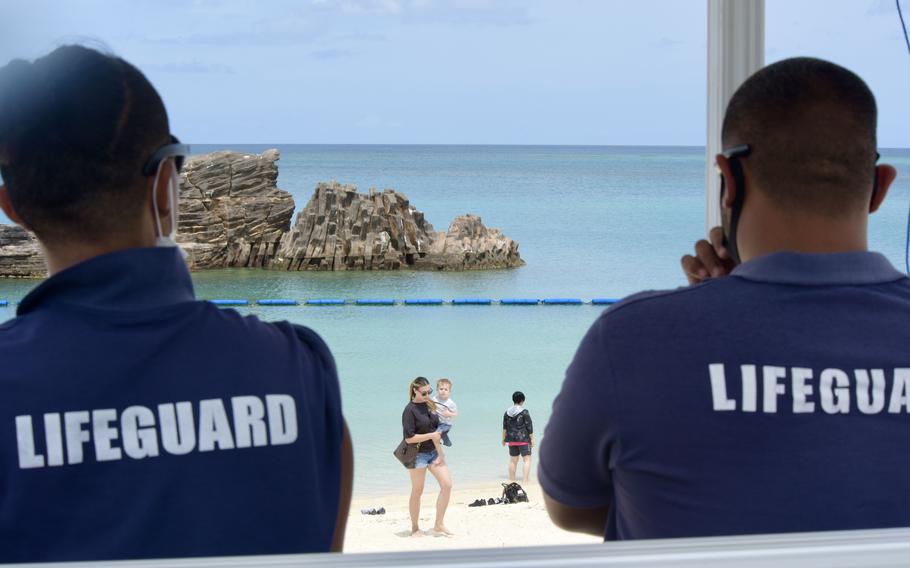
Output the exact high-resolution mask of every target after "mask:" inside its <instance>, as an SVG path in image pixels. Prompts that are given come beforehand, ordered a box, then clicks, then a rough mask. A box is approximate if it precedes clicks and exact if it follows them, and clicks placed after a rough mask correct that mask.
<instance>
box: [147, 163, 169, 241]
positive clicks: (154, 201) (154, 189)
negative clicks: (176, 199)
mask: <svg viewBox="0 0 910 568" xmlns="http://www.w3.org/2000/svg"><path fill="white" fill-rule="evenodd" d="M162 166H164V160H161V161H160V162H158V170H157V171H156V172H155V181H154V182H153V183H152V211H154V213H155V237H156V238H159V237H163V236H164V231H163V230H162V228H161V215H159V213H158V180H159V178H160V177H161V168H162ZM170 199H171V188H170V182H168V200H169V201H170Z"/></svg>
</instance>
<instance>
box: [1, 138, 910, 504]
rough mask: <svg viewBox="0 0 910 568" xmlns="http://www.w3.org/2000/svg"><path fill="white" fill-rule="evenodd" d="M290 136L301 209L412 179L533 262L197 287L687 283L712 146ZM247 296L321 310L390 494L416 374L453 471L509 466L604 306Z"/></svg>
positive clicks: (368, 478)
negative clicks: (452, 412) (324, 140)
mask: <svg viewBox="0 0 910 568" xmlns="http://www.w3.org/2000/svg"><path fill="white" fill-rule="evenodd" d="M269 147H271V146H250V145H242V144H236V145H219V146H204V145H196V146H194V147H193V150H194V153H206V152H211V151H214V150H219V149H235V150H241V151H248V152H260V151H262V150H265V149H266V148H269ZM277 147H278V148H279V150H280V151H281V161H280V162H279V171H280V174H279V178H278V185H279V187H281V188H283V189H285V190H287V191H289V192H291V193H292V194H293V195H294V200H295V202H296V203H297V207H298V209H300V208H302V207H303V206H304V205H305V204H306V202H307V200H308V199H309V196H310V195H311V193H312V191H313V189H314V187H315V185H316V183H317V182H319V181H324V180H330V179H336V180H338V181H340V182H343V183H354V184H357V186H358V187H359V188H360V189H361V191H366V190H368V189H369V188H370V187H376V188H378V189H383V188H388V187H391V188H394V189H396V190H398V191H401V192H403V193H405V194H406V195H407V196H408V197H409V198H410V199H411V202H412V204H414V205H415V206H416V207H417V208H418V209H420V210H422V211H423V212H424V213H425V214H426V216H427V219H428V220H429V221H430V222H431V223H433V225H434V227H435V228H436V229H437V230H443V231H444V230H445V229H446V228H447V226H448V223H449V221H451V220H452V218H453V217H454V216H456V215H459V214H464V213H469V212H470V213H476V214H478V215H480V216H481V217H482V218H483V221H484V223H485V224H486V225H487V226H491V227H497V228H499V229H501V230H502V231H503V232H504V233H505V234H506V235H507V236H509V237H511V238H513V239H515V240H517V241H518V242H519V243H520V249H519V250H520V252H521V255H522V257H523V258H524V259H525V260H526V261H527V265H526V266H524V267H522V268H519V269H512V270H496V271H485V272H467V273H439V272H385V273H379V272H341V273H307V272H295V273H288V272H271V271H260V270H246V269H235V270H216V271H208V272H201V273H197V274H194V276H193V279H194V282H195V285H196V291H197V295H198V296H199V297H202V298H217V297H221V298H227V297H230V298H247V299H250V300H255V299H260V298H297V299H301V300H302V299H304V298H348V299H354V298H369V297H373V298H377V297H388V298H398V299H402V298H430V297H438V298H446V299H451V298H457V297H490V298H494V299H495V298H508V297H537V298H544V297H567V296H568V297H580V298H585V299H590V298H592V297H621V296H624V295H627V294H630V293H633V292H636V291H639V290H643V289H654V288H672V287H676V286H680V285H683V284H684V283H685V280H684V278H683V276H682V275H681V273H680V271H679V258H680V256H682V255H683V254H685V253H687V252H689V251H690V250H691V247H692V244H693V243H694V241H695V240H696V239H698V238H701V236H702V234H703V231H704V229H703V227H704V150H703V148H700V147H568V146H554V147H545V146H527V147H523V146H313V145H291V146H277ZM881 154H882V162H887V163H891V164H893V165H895V166H896V167H897V168H898V170H899V173H900V175H899V177H898V181H897V182H896V183H895V185H894V186H893V187H892V189H891V192H890V196H889V199H888V200H887V201H886V203H885V205H884V206H883V208H882V209H881V211H880V212H878V213H876V214H875V215H873V216H872V218H871V219H872V220H871V222H870V233H871V238H870V246H871V248H873V249H875V250H879V251H881V252H883V253H885V254H886V255H887V256H888V257H889V259H890V260H891V262H892V263H894V265H895V266H897V267H898V268H899V269H901V270H903V268H904V238H905V233H906V230H907V207H908V197H910V150H907V149H901V150H892V149H883V150H881ZM0 221H3V222H5V219H2V220H0ZM35 283H36V282H35V281H24V280H2V279H0V299H6V300H10V301H11V302H14V301H16V300H18V299H19V298H21V297H22V296H23V295H25V294H26V293H27V291H28V290H29V289H30V288H31V287H32V286H34V285H35ZM241 311H242V312H243V313H250V314H255V315H257V316H259V317H260V318H262V319H265V320H278V319H287V320H290V321H292V322H295V323H300V324H303V325H308V326H310V327H312V328H314V329H315V330H316V331H318V332H319V333H320V334H321V335H322V336H323V337H324V338H325V340H326V341H327V342H328V344H329V346H330V347H331V348H332V351H333V353H334V354H335V358H336V361H337V363H338V369H339V374H340V378H341V385H342V393H343V397H344V408H345V414H346V416H347V419H348V423H349V425H350V427H351V432H352V435H353V438H354V446H355V455H356V461H357V464H356V480H355V492H357V493H365V492H379V493H382V492H404V491H406V490H407V488H408V481H407V475H406V473H405V472H404V471H403V470H402V468H401V466H400V465H399V464H398V462H397V461H395V459H394V458H393V457H392V456H391V451H392V449H393V448H394V447H395V445H396V444H397V443H398V441H399V440H400V439H401V423H400V417H401V410H402V408H403V407H404V405H405V403H406V402H407V398H406V394H407V393H406V391H407V385H408V382H409V381H410V379H411V378H413V377H414V376H416V375H423V376H426V377H429V378H430V379H432V380H434V382H435V378H437V377H442V376H445V377H449V378H451V379H452V380H453V383H454V388H453V392H452V397H453V398H454V399H455V400H456V401H457V402H458V405H459V411H460V416H459V417H458V419H457V420H456V423H455V427H454V428H453V431H452V434H451V437H452V440H453V441H454V443H455V445H454V446H453V447H452V448H451V449H450V451H449V463H450V467H451V470H452V473H453V476H454V479H455V482H456V484H457V483H459V482H468V483H476V482H483V481H489V482H491V483H492V482H496V481H499V480H502V479H505V477H506V463H507V458H506V450H505V449H504V448H502V447H501V445H500V439H501V438H500V436H501V426H502V413H503V411H504V410H505V408H506V407H507V406H509V405H510V404H511V399H510V397H511V393H512V392H513V391H514V390H522V391H524V392H525V394H526V395H527V405H526V406H527V408H529V410H530V411H531V414H532V417H533V418H534V423H535V429H536V430H537V432H538V433H542V432H543V429H544V426H545V424H546V421H547V419H548V417H549V413H550V405H551V403H552V400H553V398H554V396H555V395H556V393H557V392H558V389H559V386H560V383H561V381H562V377H563V373H564V371H565V368H566V366H567V364H568V363H569V361H570V360H571V357H572V355H573V353H574V350H575V347H576V346H577V344H578V341H579V340H580V339H581V337H582V336H583V334H584V333H585V331H586V330H587V328H588V326H589V325H590V324H591V322H593V321H594V319H595V318H596V317H597V315H598V314H599V313H600V311H601V309H600V308H599V307H596V306H590V305H585V306H532V307H526V306H497V305H494V306H457V307H456V306H448V305H447V306H438V307H414V306H400V305H399V306H394V307H357V306H350V305H348V306H341V307H303V306H300V307H249V308H243V309H241ZM14 313H15V307H14V306H12V305H10V306H9V307H5V308H4V307H0V321H3V320H6V319H8V318H11V317H13V316H14ZM249 355H250V356H253V355H252V354H249ZM0 369H2V362H0ZM124 380H128V377H124ZM434 386H435V385H434ZM491 487H492V486H491ZM491 494H492V493H491Z"/></svg>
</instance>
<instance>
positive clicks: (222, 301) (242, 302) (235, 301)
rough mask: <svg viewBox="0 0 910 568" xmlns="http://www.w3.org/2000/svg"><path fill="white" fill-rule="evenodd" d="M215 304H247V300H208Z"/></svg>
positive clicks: (248, 303)
mask: <svg viewBox="0 0 910 568" xmlns="http://www.w3.org/2000/svg"><path fill="white" fill-rule="evenodd" d="M209 302H211V303H213V304H215V305H216V306H248V305H250V302H249V300H209Z"/></svg>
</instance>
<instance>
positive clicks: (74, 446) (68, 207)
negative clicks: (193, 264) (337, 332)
mask: <svg viewBox="0 0 910 568" xmlns="http://www.w3.org/2000/svg"><path fill="white" fill-rule="evenodd" d="M187 151H188V150H187V148H186V147H185V146H183V145H181V144H180V143H179V142H178V141H177V139H176V138H174V137H173V136H172V135H171V134H170V130H169V126H168V119H167V114H166V113H165V109H164V106H163V104H162V102H161V99H160V98H159V96H158V94H157V93H156V92H155V89H154V88H153V87H152V86H151V84H149V82H148V81H147V80H146V78H145V77H144V76H143V75H142V74H141V73H140V72H139V71H138V70H137V69H136V68H135V67H133V66H132V65H130V64H129V63H127V62H126V61H124V60H122V59H119V58H116V57H112V56H108V55H103V54H100V53H98V52H96V51H93V50H90V49H86V48H83V47H78V46H67V47H61V48H59V49H57V50H56V51H54V52H53V53H51V54H50V55H48V56H46V57H44V58H41V59H38V60H36V61H35V62H34V63H27V62H25V61H13V62H12V63H10V64H8V65H7V66H6V67H4V68H2V69H0V173H2V176H3V182H4V184H5V185H3V186H0V207H2V208H3V211H4V212H5V213H6V214H7V215H8V216H9V217H10V218H11V219H13V220H14V221H15V222H17V223H19V224H20V225H22V226H24V227H26V228H28V229H30V230H32V231H34V233H35V235H37V237H38V239H39V241H40V242H41V245H42V247H43V249H44V252H45V257H46V259H47V263H48V271H49V273H50V277H49V278H48V279H47V280H46V281H44V282H43V283H42V284H40V285H39V286H37V287H36V288H35V289H34V290H32V291H31V292H30V293H29V294H28V296H26V297H25V298H24V299H23V300H22V302H21V303H20V304H19V307H18V311H17V317H16V318H15V319H13V320H11V321H9V322H7V323H5V324H3V325H0V361H2V366H0V562H30V561H61V560H112V559H131V558H162V557H189V556H231V555H245V554H275V553H295V552H316V551H329V550H330V549H331V550H340V548H341V543H342V541H343V538H344V526H345V525H344V521H345V519H346V516H347V509H348V506H349V500H350V491H351V467H352V465H351V462H352V458H351V444H350V438H349V436H348V434H347V428H346V426H345V425H344V421H343V418H342V415H341V400H340V393H339V385H338V378H337V376H336V371H335V364H334V361H333V359H332V355H331V354H330V353H329V350H328V348H327V347H326V345H325V343H323V341H322V340H321V339H320V338H319V336H317V335H316V334H315V333H314V332H312V331H310V330H309V329H306V328H304V327H300V326H295V325H291V324H289V323H276V324H268V323H263V322H260V321H259V320H258V319H256V318H255V317H241V316H240V315H238V314H237V313H236V312H234V311H231V310H219V309H218V308H216V307H215V306H213V305H212V304H210V303H207V302H200V301H196V300H195V298H194V296H193V286H192V283H191V281H190V275H189V273H188V271H187V269H186V266H185V264H184V261H183V258H182V256H181V251H180V249H179V248H177V246H176V244H175V243H174V240H173V236H174V232H175V229H176V227H177V172H178V170H179V168H180V166H181V164H182V161H183V157H184V156H185V154H186V153H187Z"/></svg>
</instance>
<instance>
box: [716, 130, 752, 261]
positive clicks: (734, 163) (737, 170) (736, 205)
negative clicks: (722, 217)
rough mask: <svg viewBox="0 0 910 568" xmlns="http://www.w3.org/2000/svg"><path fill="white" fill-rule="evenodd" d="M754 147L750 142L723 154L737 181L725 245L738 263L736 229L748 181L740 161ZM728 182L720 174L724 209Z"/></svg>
mask: <svg viewBox="0 0 910 568" xmlns="http://www.w3.org/2000/svg"><path fill="white" fill-rule="evenodd" d="M751 151H752V149H751V148H750V147H749V145H748V144H743V145H742V146H736V147H734V148H730V149H729V150H724V151H723V152H721V154H722V155H723V156H724V157H725V158H727V160H728V161H729V162H730V170H731V172H732V173H733V181H734V182H735V183H736V197H734V198H733V206H732V207H731V211H730V229H729V231H727V230H724V247H726V249H727V250H728V251H729V252H730V257H731V258H732V259H733V262H735V263H736V264H739V263H740V260H739V248H738V247H737V245H736V229H737V228H738V227H739V216H740V215H741V214H742V212H743V203H745V201H746V183H745V177H744V176H743V168H742V165H741V164H740V163H739V158H742V157H745V156H748V155H749V152H751ZM725 191H726V184H725V183H724V176H720V203H721V210H723V202H724V192H725Z"/></svg>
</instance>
